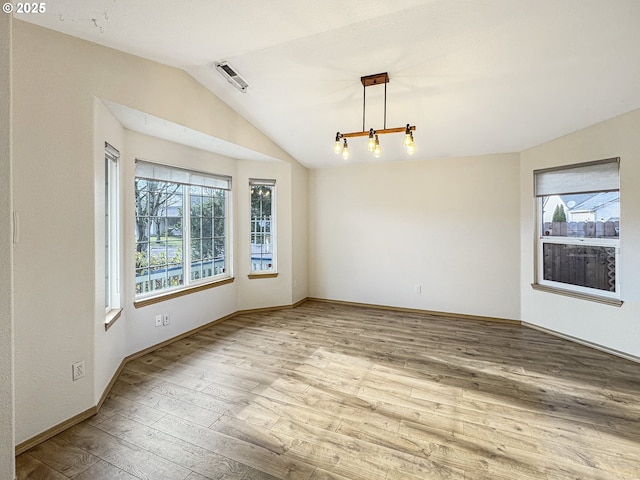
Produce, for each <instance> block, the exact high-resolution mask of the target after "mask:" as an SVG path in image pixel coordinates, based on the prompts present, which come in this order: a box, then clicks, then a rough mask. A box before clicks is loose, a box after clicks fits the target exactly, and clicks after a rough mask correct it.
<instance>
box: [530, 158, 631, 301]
mask: <svg viewBox="0 0 640 480" xmlns="http://www.w3.org/2000/svg"><path fill="white" fill-rule="evenodd" d="M614 163H615V165H616V169H617V172H618V173H617V175H618V177H617V182H618V186H617V188H612V186H611V179H606V180H605V181H603V184H606V187H605V188H604V189H602V190H599V189H597V190H593V189H592V190H589V191H586V190H585V191H583V192H580V191H554V189H555V190H558V188H560V189H561V188H562V187H558V186H555V187H553V188H552V189H551V190H552V191H554V193H547V194H546V195H543V194H541V192H540V190H543V189H544V187H543V188H541V187H540V183H541V182H540V181H539V176H540V175H545V174H546V173H552V174H553V173H555V172H558V173H567V172H570V171H571V170H572V169H581V168H587V169H588V168H589V167H595V168H599V167H600V166H602V165H605V164H614ZM619 163H620V159H619V157H615V158H608V159H603V160H597V161H593V162H584V163H578V164H572V165H566V166H561V167H554V168H549V169H542V170H534V172H533V173H534V175H533V177H534V198H535V211H536V214H535V215H534V217H535V222H536V226H535V229H534V235H535V249H534V252H535V254H534V283H532V285H531V286H532V287H533V288H534V289H537V290H543V291H547V292H552V293H560V294H565V295H568V296H573V297H577V298H581V299H586V300H593V301H598V302H601V303H606V304H610V305H616V306H619V305H621V304H622V300H621V285H620V234H618V237H617V238H610V237H609V238H601V237H573V236H559V235H558V236H554V235H549V234H546V232H545V231H544V218H543V216H544V205H543V201H544V198H545V197H549V196H552V195H569V194H572V193H599V192H605V191H617V192H620V188H619ZM589 188H592V187H589ZM547 244H556V245H557V244H559V245H574V246H578V247H588V246H594V247H607V248H614V251H615V260H614V264H615V290H614V291H607V290H601V289H598V288H592V287H585V286H581V285H575V284H571V283H564V282H558V281H554V280H546V279H545V278H544V247H545V245H547Z"/></svg>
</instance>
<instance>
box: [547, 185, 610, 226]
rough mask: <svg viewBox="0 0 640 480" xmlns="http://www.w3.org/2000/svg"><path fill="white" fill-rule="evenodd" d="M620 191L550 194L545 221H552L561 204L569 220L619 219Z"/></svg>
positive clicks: (602, 220)
mask: <svg viewBox="0 0 640 480" xmlns="http://www.w3.org/2000/svg"><path fill="white" fill-rule="evenodd" d="M619 198H620V194H619V192H601V193H581V194H575V195H550V196H549V197H545V200H546V201H545V204H544V207H543V217H542V219H543V222H551V221H552V219H553V212H554V211H555V209H556V207H557V206H558V205H560V206H561V207H562V208H564V211H565V213H566V215H567V222H594V221H601V222H606V221H617V220H618V211H619V205H620V200H619Z"/></svg>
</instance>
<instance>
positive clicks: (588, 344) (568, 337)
mask: <svg viewBox="0 0 640 480" xmlns="http://www.w3.org/2000/svg"><path fill="white" fill-rule="evenodd" d="M521 324H522V326H523V327H527V328H531V329H533V330H538V331H540V332H544V333H548V334H549V335H553V336H554V337H559V338H563V339H565V340H569V341H570V342H574V343H578V344H580V345H584V346H585V347H590V348H594V349H596V350H600V351H601V352H604V353H608V354H610V355H615V356H616V357H621V358H624V359H625V360H630V361H632V362H636V363H640V357H636V356H635V355H631V354H630V353H625V352H621V351H620V350H615V349H613V348H609V347H605V346H604V345H600V344H597V343H593V342H589V341H587V340H582V339H580V338H577V337H572V336H571V335H566V334H564V333H560V332H556V331H555V330H550V329H548V328H544V327H541V326H539V325H534V324H533V323H528V322H521Z"/></svg>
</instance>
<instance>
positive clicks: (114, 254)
mask: <svg viewBox="0 0 640 480" xmlns="http://www.w3.org/2000/svg"><path fill="white" fill-rule="evenodd" d="M104 148H105V164H106V165H105V166H106V168H105V170H106V171H105V175H106V176H107V178H106V179H105V183H107V182H108V185H109V191H108V192H105V193H106V195H105V215H106V212H107V209H108V212H109V217H108V218H109V220H108V221H109V231H108V234H109V259H108V260H107V259H106V258H105V270H106V271H108V272H109V277H108V281H107V279H106V278H105V289H107V282H108V284H109V285H108V293H107V292H105V300H106V298H107V294H108V296H109V305H106V306H105V321H107V322H113V321H114V320H113V317H114V316H117V315H119V312H120V311H121V305H122V304H121V271H120V249H121V239H120V222H121V218H122V212H121V211H120V152H119V151H118V150H117V149H116V148H114V147H113V146H111V145H110V144H109V143H107V142H105V144H104ZM107 162H108V163H107ZM105 187H106V185H105ZM106 197H108V198H106ZM107 203H108V205H107ZM105 228H106V222H105ZM106 236H107V232H105V241H106ZM105 249H106V246H105ZM106 271H105V277H106V276H107V274H106ZM105 303H106V302H105Z"/></svg>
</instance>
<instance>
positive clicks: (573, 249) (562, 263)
mask: <svg viewBox="0 0 640 480" xmlns="http://www.w3.org/2000/svg"><path fill="white" fill-rule="evenodd" d="M619 233H620V227H619V222H618V221H607V222H545V223H544V236H545V237H574V238H612V239H615V238H619ZM552 242H553V240H552V239H547V241H546V242H545V243H544V245H543V247H542V255H543V262H544V263H543V267H544V268H543V274H544V279H545V280H551V281H554V282H561V283H568V284H572V285H580V286H582V287H589V288H596V289H598V290H605V291H610V292H614V291H615V289H616V249H615V247H613V246H602V245H576V244H565V243H552Z"/></svg>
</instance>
